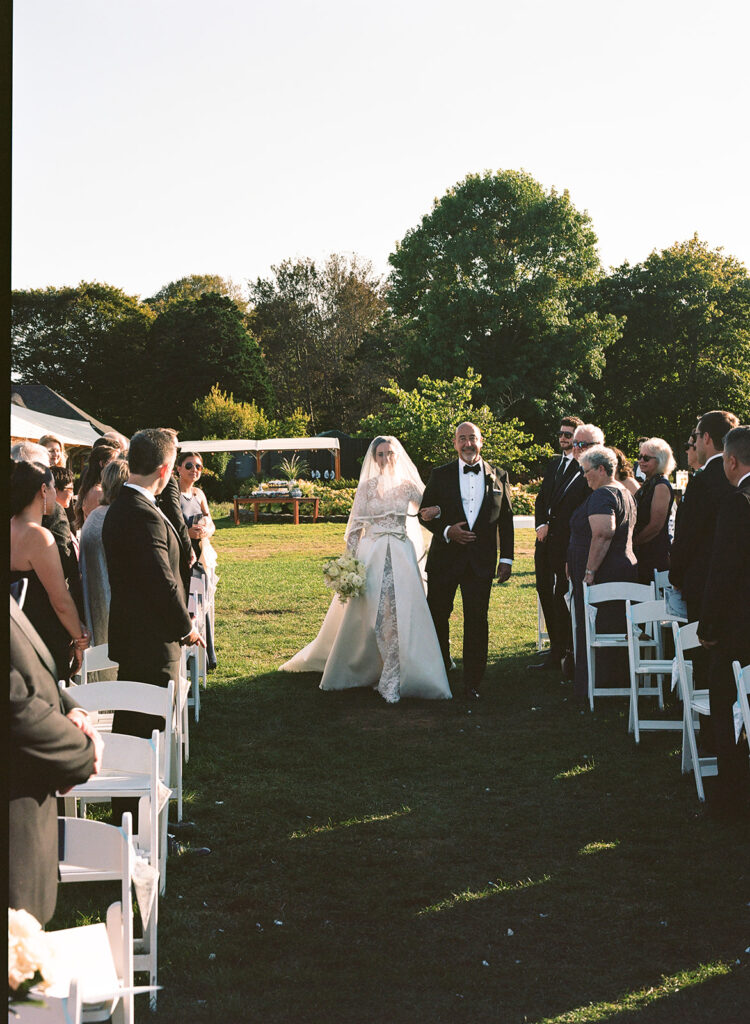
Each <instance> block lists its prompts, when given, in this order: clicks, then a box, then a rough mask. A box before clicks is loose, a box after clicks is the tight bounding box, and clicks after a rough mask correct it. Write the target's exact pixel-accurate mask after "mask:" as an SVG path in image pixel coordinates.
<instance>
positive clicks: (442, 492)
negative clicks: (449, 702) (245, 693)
mask: <svg viewBox="0 0 750 1024" xmlns="http://www.w3.org/2000/svg"><path fill="white" fill-rule="evenodd" d="M480 465H481V470H480V472H481V473H482V474H483V481H484V497H483V499H482V504H481V506H480V509H479V513H478V515H477V519H476V522H475V523H474V526H473V527H472V531H473V532H474V533H475V534H476V537H477V539H476V540H475V541H473V542H472V543H471V544H456V543H449V542H448V541H446V540H445V537H444V531H445V529H446V528H447V527H448V526H452V525H455V524H456V523H461V522H463V521H465V519H466V514H465V512H464V507H463V503H462V500H461V487H460V484H459V476H458V471H459V464H458V461H455V462H449V463H448V464H447V465H445V466H438V467H437V468H436V469H434V470H433V471H432V473H431V474H430V479H429V480H428V482H427V486H426V487H425V491H424V495H423V496H422V508H426V507H429V506H431V505H439V506H440V517H439V518H438V519H433V520H431V521H430V522H428V523H425V524H424V525H425V527H426V528H427V529H428V530H429V531H430V533H431V534H432V543H431V544H430V550H429V553H428V555H427V567H426V568H427V603H428V604H429V606H430V612H431V614H432V620H433V622H434V624H435V631H436V633H437V637H438V641H439V643H440V650H441V653H442V655H443V661H444V662H445V667H446V669H448V668H450V661H451V659H450V644H449V629H448V621H449V619H450V616H451V612H452V611H453V601H454V598H455V596H456V590H457V589H458V588H459V587H460V588H461V601H462V603H463V609H464V645H463V657H464V685H465V686H466V687H467V688H470V689H478V687H479V684H480V682H481V680H482V676H483V675H484V670H485V668H486V666H487V646H488V641H489V626H488V619H487V613H488V609H489V603H490V593H491V590H492V581H493V579H494V577H495V574H496V571H497V563H498V544H499V548H500V554H499V557H500V558H508V559H511V560H512V558H513V506H512V504H511V496H510V482H509V480H508V474H507V473H506V472H505V470H503V469H494V468H493V467H492V466H491V465H490V464H489V463H488V462H484V461H483V460H482V461H481V462H480Z"/></svg>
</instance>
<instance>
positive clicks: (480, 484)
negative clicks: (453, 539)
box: [443, 459, 513, 565]
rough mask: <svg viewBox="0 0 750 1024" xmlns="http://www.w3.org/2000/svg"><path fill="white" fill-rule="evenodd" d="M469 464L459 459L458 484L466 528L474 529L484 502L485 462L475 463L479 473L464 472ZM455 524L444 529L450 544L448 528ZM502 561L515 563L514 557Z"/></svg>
mask: <svg viewBox="0 0 750 1024" xmlns="http://www.w3.org/2000/svg"><path fill="white" fill-rule="evenodd" d="M468 465H469V463H468V462H464V460H463V459H459V460H458V486H459V488H460V489H461V504H462V505H463V507H464V517H465V519H466V528H467V529H468V530H473V529H474V524H475V523H476V521H477V517H478V515H479V511H480V509H481V508H482V502H483V501H484V485H485V479H484V463H483V462H482V460H481V459H480V460H479V462H475V463H474V465H475V466H479V472H478V473H464V466H468ZM454 525H455V524H454V523H451V524H450V526H446V528H445V530H444V531H443V536H444V537H445V540H446V542H447V543H448V544H450V541H449V540H448V530H450V528H451V526H454ZM500 561H501V562H506V563H507V564H508V565H512V564H513V559H512V558H501V559H500Z"/></svg>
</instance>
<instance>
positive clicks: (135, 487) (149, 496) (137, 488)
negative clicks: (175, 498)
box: [125, 483, 156, 505]
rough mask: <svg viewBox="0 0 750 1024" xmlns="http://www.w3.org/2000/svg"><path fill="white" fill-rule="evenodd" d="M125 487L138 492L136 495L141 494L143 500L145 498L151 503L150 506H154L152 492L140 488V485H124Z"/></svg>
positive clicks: (154, 499)
mask: <svg viewBox="0 0 750 1024" xmlns="http://www.w3.org/2000/svg"><path fill="white" fill-rule="evenodd" d="M125 486H126V487H132V488H133V490H134V491H138V493H139V494H142V495H143V497H144V498H147V499H148V500H149V501H150V502H151V504H152V505H155V504H156V495H155V494H154V492H153V491H147V490H146V488H145V487H141V485H140V484H130V483H126V484H125Z"/></svg>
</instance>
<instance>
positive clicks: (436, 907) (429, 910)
mask: <svg viewBox="0 0 750 1024" xmlns="http://www.w3.org/2000/svg"><path fill="white" fill-rule="evenodd" d="M550 877H551V876H550V875H542V877H541V878H537V879H533V878H523V879H521V880H520V881H519V882H504V881H503V880H502V878H498V880H497V881H496V882H488V883H487V885H486V886H485V888H484V889H464V891H463V892H454V893H452V894H451V895H450V896H449V897H447V898H446V899H444V900H439V901H438V902H437V903H433V904H431V905H430V906H429V907H423V908H422V910H419V911H417V917H424V916H426V915H427V914H438V913H440V911H442V910H451V909H452V908H453V907H455V906H458V904H459V903H473V902H474V901H475V900H484V899H487V897H488V896H497V895H498V894H499V893H507V892H521V891H522V890H524V889H534V888H535V887H536V886H538V885H544V884H545V882H549V880H550Z"/></svg>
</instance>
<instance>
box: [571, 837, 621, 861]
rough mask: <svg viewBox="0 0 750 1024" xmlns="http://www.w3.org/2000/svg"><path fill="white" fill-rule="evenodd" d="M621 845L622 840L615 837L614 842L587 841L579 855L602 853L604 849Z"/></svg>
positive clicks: (612, 848) (611, 848)
mask: <svg viewBox="0 0 750 1024" xmlns="http://www.w3.org/2000/svg"><path fill="white" fill-rule="evenodd" d="M619 845H620V840H619V839H615V840H614V842H612V843H586V845H585V846H582V847H581V849H580V850H579V851H578V856H579V857H588V856H589V855H590V854H592V853H602V852H603V851H604V850H614V849H616V848H617V847H618V846H619Z"/></svg>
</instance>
